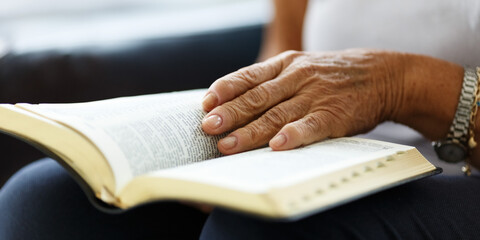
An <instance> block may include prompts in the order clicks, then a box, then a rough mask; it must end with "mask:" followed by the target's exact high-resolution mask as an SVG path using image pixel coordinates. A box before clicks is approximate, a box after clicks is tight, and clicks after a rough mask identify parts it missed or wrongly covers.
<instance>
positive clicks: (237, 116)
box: [202, 49, 403, 154]
mask: <svg viewBox="0 0 480 240" xmlns="http://www.w3.org/2000/svg"><path fill="white" fill-rule="evenodd" d="M402 56H403V55H402V54H400V53H394V52H385V51H373V50H363V49H355V50H347V51H340V52H326V53H307V52H296V51H289V52H284V53H282V54H280V55H277V56H276V57H273V58H270V59H268V60H267V61H265V62H262V63H257V64H254V65H252V66H249V67H246V68H243V69H240V70H238V71H237V72H234V73H231V74H229V75H226V76H224V77H222V78H220V79H218V80H217V81H215V82H214V83H213V84H212V85H211V86H210V88H209V90H208V92H207V95H206V96H205V98H204V101H203V108H204V110H205V111H207V112H209V113H208V114H207V115H206V116H205V118H204V120H203V122H202V128H203V130H204V131H205V132H206V133H208V134H221V133H224V132H227V131H231V130H234V129H236V130H235V131H233V132H232V133H230V134H229V135H228V136H227V137H225V138H224V139H222V140H220V141H219V143H218V148H219V150H220V151H221V152H222V153H224V154H233V153H238V152H242V151H246V150H250V149H253V148H257V147H260V146H263V145H265V144H266V143H267V142H269V145H270V147H271V148H272V149H274V150H286V149H292V148H296V147H298V146H301V145H306V144H309V143H312V142H315V141H319V140H322V139H325V138H328V137H341V136H345V135H352V134H357V133H360V132H365V131H367V130H370V129H372V128H374V127H375V126H376V125H377V124H378V123H379V122H382V121H384V120H386V119H390V118H392V116H393V115H395V114H396V110H397V109H398V108H399V105H400V100H401V99H402V92H403V91H402V89H403V74H402V73H403V69H402V66H403V57H402ZM237 128H238V129H237ZM272 137H273V138H272Z"/></svg>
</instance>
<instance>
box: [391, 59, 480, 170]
mask: <svg viewBox="0 0 480 240" xmlns="http://www.w3.org/2000/svg"><path fill="white" fill-rule="evenodd" d="M404 66H405V75H404V79H405V81H404V84H405V87H404V93H403V99H402V104H401V106H402V107H401V109H400V110H399V111H398V115H397V116H394V117H392V119H393V120H394V121H397V122H399V123H403V124H405V125H407V126H410V127H412V128H414V129H416V130H417V131H419V132H420V133H422V134H423V135H424V136H425V137H427V138H428V139H430V140H434V141H435V140H441V139H444V138H445V137H446V136H447V134H448V132H449V128H450V125H451V124H452V121H453V118H454V115H455V111H456V109H457V104H458V101H459V97H460V92H461V88H462V82H463V75H464V69H463V67H462V66H460V65H457V64H454V63H450V62H446V61H443V60H440V59H435V58H431V57H427V56H421V55H414V54H406V55H405V65H404ZM475 121H476V124H475V126H477V127H476V128H475V129H474V134H475V136H477V137H475V140H479V138H478V136H479V135H480V127H479V126H480V118H479V116H478V115H477V117H476V120H475ZM472 154H473V155H472V156H471V163H472V165H473V166H475V167H476V168H480V150H479V147H476V148H475V149H474V150H473V152H472Z"/></svg>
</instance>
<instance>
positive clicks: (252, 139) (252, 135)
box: [242, 124, 265, 144]
mask: <svg viewBox="0 0 480 240" xmlns="http://www.w3.org/2000/svg"><path fill="white" fill-rule="evenodd" d="M262 133H265V131H264V130H262V128H261V127H259V126H257V125H254V124H250V125H247V126H245V127H244V128H242V134H243V135H244V136H245V137H246V140H247V142H248V143H250V144H255V143H257V142H259V141H261V140H263V139H264V137H262Z"/></svg>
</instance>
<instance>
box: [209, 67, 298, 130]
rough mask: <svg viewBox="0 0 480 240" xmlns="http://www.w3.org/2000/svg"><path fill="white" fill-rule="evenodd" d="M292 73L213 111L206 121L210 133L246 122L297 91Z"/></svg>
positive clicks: (258, 87)
mask: <svg viewBox="0 0 480 240" xmlns="http://www.w3.org/2000/svg"><path fill="white" fill-rule="evenodd" d="M292 74H295V73H294V72H292V73H287V74H284V75H283V74H282V75H280V76H279V77H278V78H277V79H275V80H271V81H268V82H264V83H262V84H260V85H258V86H257V87H255V88H252V89H250V90H248V91H247V92H246V93H244V94H243V95H241V96H239V97H237V98H235V99H233V100H231V101H229V102H227V103H224V104H223V105H221V106H218V107H216V108H215V109H213V110H212V111H210V112H209V113H208V114H207V115H206V116H205V118H204V120H203V122H202V128H203V130H204V131H205V132H206V133H207V134H221V133H224V132H226V131H231V130H233V129H235V128H238V127H241V126H244V125H245V124H247V123H249V122H251V121H252V120H254V119H255V118H256V117H257V116H259V115H260V114H262V113H264V112H265V111H267V110H268V109H270V108H271V107H273V106H275V105H277V104H278V103H279V102H283V101H285V100H287V99H289V98H290V97H292V96H293V95H294V94H295V89H296V85H295V81H290V79H291V78H294V77H295V76H292Z"/></svg>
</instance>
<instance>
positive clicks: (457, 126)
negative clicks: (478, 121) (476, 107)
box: [447, 67, 479, 146]
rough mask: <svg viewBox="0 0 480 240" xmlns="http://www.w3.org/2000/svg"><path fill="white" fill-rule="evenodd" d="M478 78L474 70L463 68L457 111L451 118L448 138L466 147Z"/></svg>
mask: <svg viewBox="0 0 480 240" xmlns="http://www.w3.org/2000/svg"><path fill="white" fill-rule="evenodd" d="M478 82H479V81H478V76H477V71H476V69H475V68H472V67H465V71H464V77H463V83H462V90H461V93H460V98H459V102H458V105H457V110H456V112H455V117H454V118H453V122H452V125H451V126H450V132H449V134H448V136H447V137H448V138H452V139H457V140H458V141H459V142H460V143H462V144H463V145H465V146H467V141H468V135H469V126H470V115H471V112H472V106H473V104H475V102H474V101H475V95H476V93H477V88H478Z"/></svg>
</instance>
